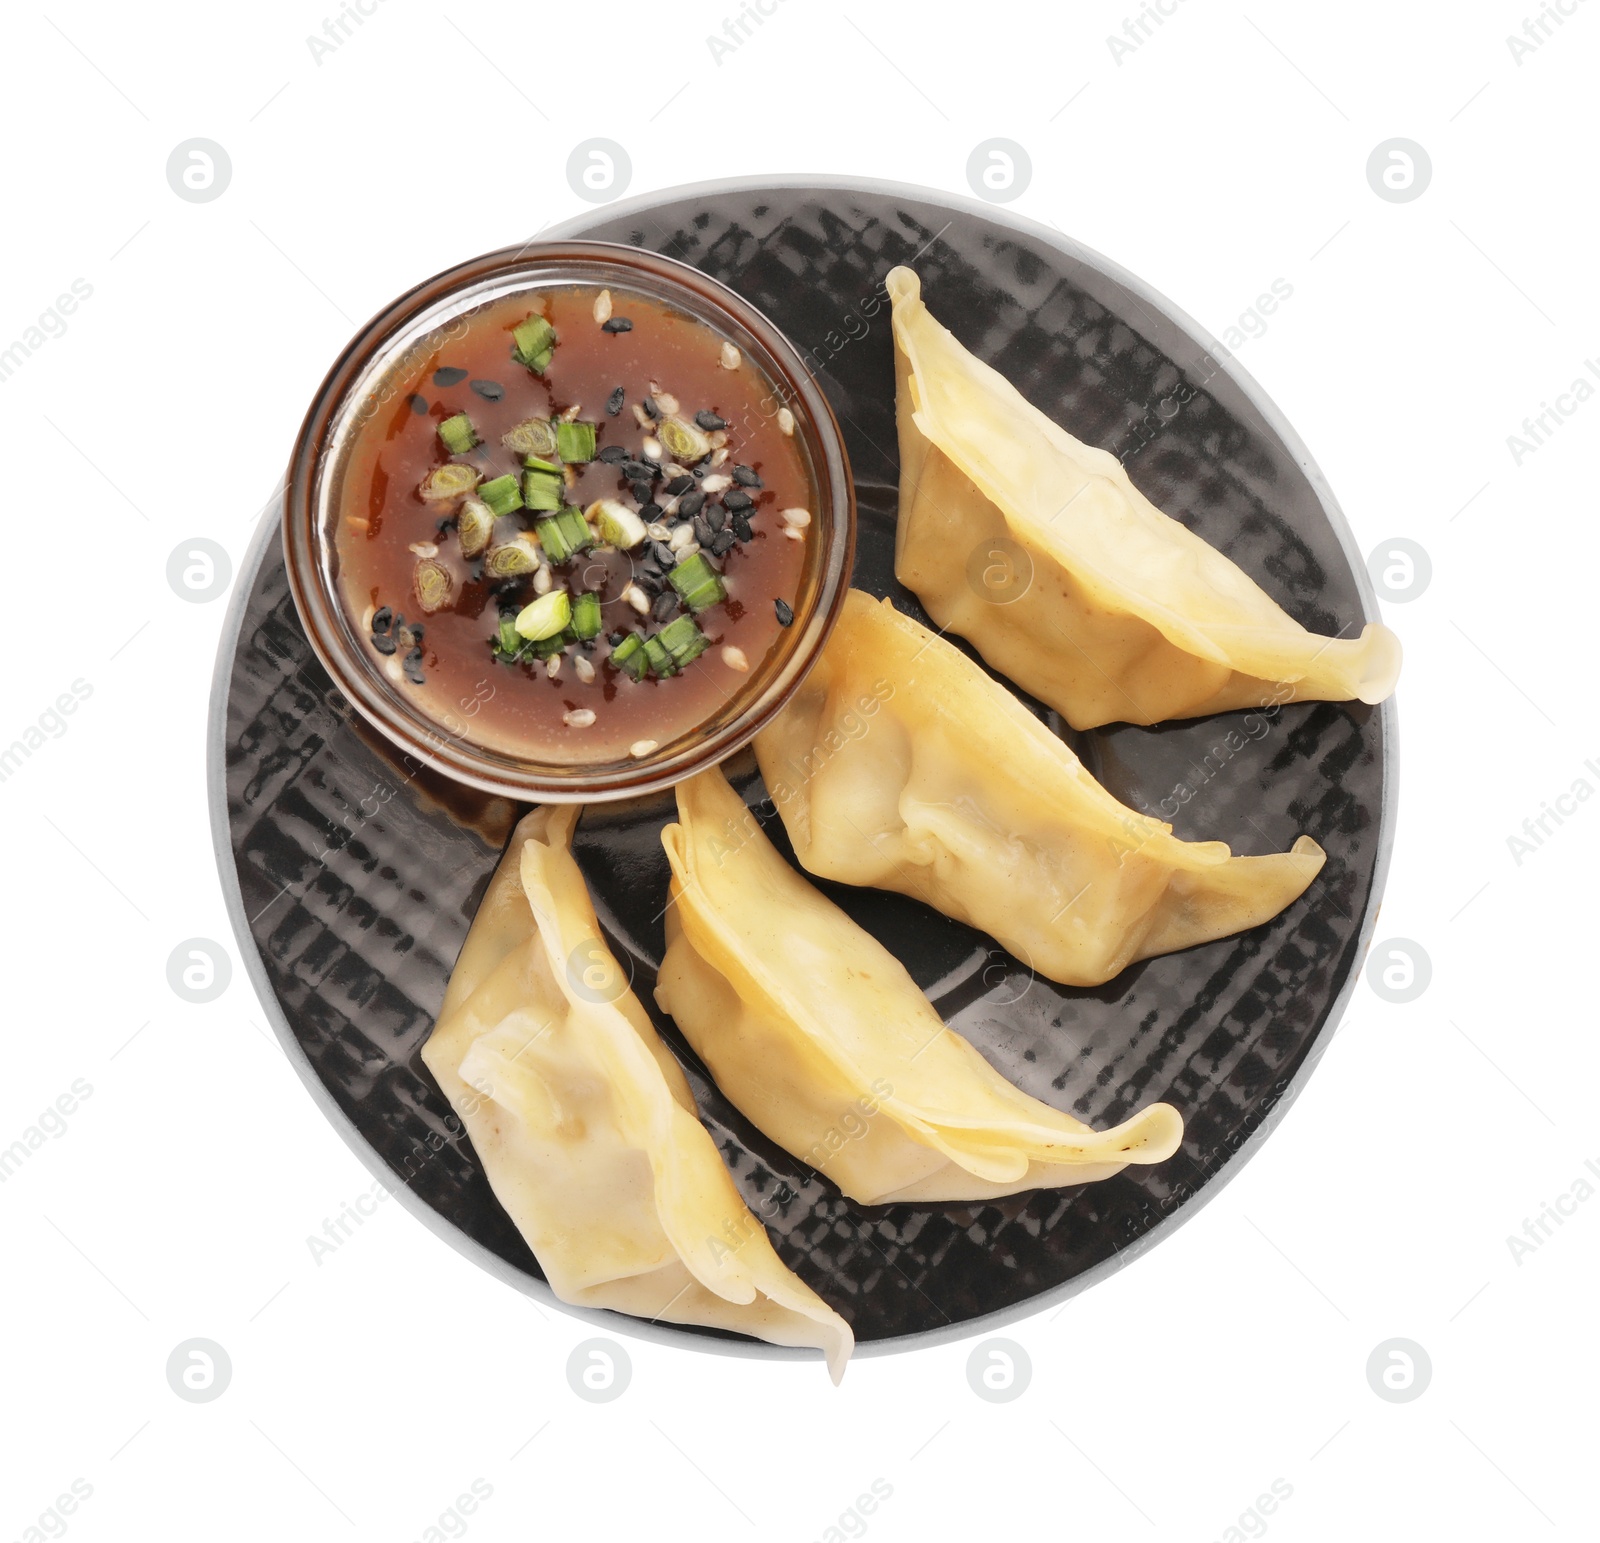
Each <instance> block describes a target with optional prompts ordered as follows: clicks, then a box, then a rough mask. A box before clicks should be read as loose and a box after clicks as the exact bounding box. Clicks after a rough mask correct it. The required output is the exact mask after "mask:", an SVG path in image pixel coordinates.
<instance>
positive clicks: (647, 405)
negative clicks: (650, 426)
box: [641, 396, 661, 418]
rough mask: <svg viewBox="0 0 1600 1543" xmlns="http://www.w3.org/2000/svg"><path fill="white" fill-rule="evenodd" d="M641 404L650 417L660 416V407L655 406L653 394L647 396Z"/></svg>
mask: <svg viewBox="0 0 1600 1543" xmlns="http://www.w3.org/2000/svg"><path fill="white" fill-rule="evenodd" d="M641 405H642V406H643V408H644V410H645V412H646V413H648V414H649V416H650V417H652V418H659V417H660V416H661V409H660V408H659V407H657V406H656V399H655V398H654V397H653V396H647V397H646V398H645V399H644V401H643V403H642V404H641Z"/></svg>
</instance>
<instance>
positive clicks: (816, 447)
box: [282, 237, 856, 803]
mask: <svg viewBox="0 0 1600 1543" xmlns="http://www.w3.org/2000/svg"><path fill="white" fill-rule="evenodd" d="M597 264H609V265H612V266H614V267H615V268H616V269H617V270H618V272H617V277H616V279H615V280H614V281H613V282H615V283H616V284H617V286H618V287H619V288H620V287H622V285H623V284H625V283H626V282H627V278H628V276H629V275H633V276H635V277H636V280H637V281H639V283H640V287H641V288H646V287H647V286H649V287H651V288H655V289H657V290H659V289H665V290H666V291H667V292H668V293H671V292H673V291H676V293H677V294H679V295H681V296H682V297H683V298H684V299H685V301H686V302H687V301H688V300H690V299H691V298H692V299H693V300H695V301H697V302H698V303H699V308H700V309H702V310H704V309H710V310H713V311H720V312H721V313H722V315H723V316H724V317H725V318H726V319H727V321H728V322H729V324H730V327H731V328H739V329H742V330H743V332H744V333H745V334H747V335H748V336H747V337H745V338H742V339H741V341H743V342H745V343H746V345H747V350H748V344H749V343H750V342H751V341H753V342H754V343H755V344H757V345H758V346H759V347H760V348H761V349H763V350H764V351H765V353H766V354H767V356H768V359H769V361H770V363H771V364H773V365H774V366H775V367H776V378H775V379H773V380H772V381H771V385H772V387H773V393H776V394H777V395H778V397H779V399H780V401H781V402H782V403H783V404H784V405H789V404H792V405H793V406H795V407H798V408H800V409H801V411H800V412H799V413H798V414H796V417H797V419H798V426H797V431H796V432H797V434H798V435H800V436H803V439H804V443H805V447H806V452H807V455H808V459H809V460H810V462H811V463H812V471H813V475H814V476H815V477H816V478H817V487H816V489H815V492H816V500H817V504H818V508H817V510H816V515H817V519H816V521H815V524H814V527H813V528H814V529H815V530H817V531H818V532H819V533H820V538H821V550H820V552H819V553H818V555H817V557H816V559H815V561H816V563H817V570H816V571H817V580H816V583H817V587H816V591H815V599H814V602H813V604H812V606H811V607H810V609H809V610H808V611H807V612H806V613H805V614H803V615H801V616H797V617H796V619H795V623H794V624H793V626H792V627H791V628H789V629H788V635H787V636H786V637H785V639H784V640H783V646H784V649H785V652H784V653H783V654H782V655H781V656H780V659H779V662H778V663H777V664H776V666H775V667H774V669H773V670H771V671H770V672H767V673H764V674H763V673H758V672H756V671H752V672H751V676H750V679H749V681H748V683H746V684H743V685H741V686H740V687H739V688H737V689H735V690H734V691H733V693H732V694H731V695H730V696H729V699H728V703H727V705H726V706H723V707H719V709H718V712H719V715H720V719H721V721H720V724H719V726H718V727H716V728H715V729H714V731H712V732H707V731H706V728H705V725H704V724H697V725H696V726H694V727H693V728H691V729H689V730H688V731H687V732H686V733H684V734H682V735H680V736H679V737H678V738H677V739H676V740H674V741H672V742H670V743H669V745H668V746H667V747H666V748H665V749H664V750H663V751H662V752H660V753H652V754H651V755H649V756H645V757H641V758H640V759H638V760H636V761H610V762H605V763H601V764H598V765H596V766H593V767H585V766H583V765H581V764H580V765H576V766H557V765H550V766H549V767H548V770H546V769H545V768H542V767H540V766H539V765H538V763H535V762H532V761H527V762H522V763H520V764H519V763H517V762H516V760H515V758H514V757H512V756H509V755H501V754H497V753H495V752H493V751H490V750H487V749H485V748H484V747H482V746H479V745H476V744H474V743H473V742H472V741H471V740H470V739H468V738H466V737H465V735H464V734H461V733H457V732H452V730H451V729H450V727H449V726H448V725H447V724H445V723H443V722H440V721H438V720H437V719H435V718H434V717H433V715H432V714H430V713H428V712H427V711H425V710H424V709H422V708H421V707H420V706H418V705H417V704H415V703H413V702H411V701H410V700H409V698H408V697H407V696H406V695H405V693H404V692H402V691H401V690H400V688H399V687H397V686H395V685H394V684H393V683H391V682H389V681H388V680H387V679H386V678H385V677H384V676H383V675H382V673H381V672H380V671H379V670H378V669H377V668H376V667H375V665H374V663H373V661H372V660H370V659H368V658H367V657H366V656H365V655H364V654H363V653H362V652H361V650H360V647H359V644H357V643H356V642H355V640H354V638H353V636H352V630H353V629H352V625H351V622H350V619H349V617H348V616H347V614H346V613H345V608H344V605H343V602H342V600H341V599H340V597H339V596H338V594H337V593H332V592H330V583H329V575H328V567H327V564H326V555H327V547H328V544H329V536H328V530H327V523H326V519H325V517H324V510H323V496H324V493H325V490H326V476H327V474H328V473H329V471H330V469H331V466H335V465H337V464H338V463H337V462H334V461H331V454H332V450H333V448H334V447H336V446H342V447H343V448H344V449H345V451H346V452H347V453H348V451H349V450H350V449H353V447H354V445H355V443H356V442H357V441H358V440H359V437H360V433H361V426H360V424H358V423H354V422H353V421H352V420H354V419H356V417H357V414H358V413H360V411H361V409H362V407H363V406H364V405H365V403H366V402H368V401H370V400H373V398H372V394H371V391H372V388H373V387H374V386H376V385H377V384H378V383H379V382H380V381H382V380H384V379H385V378H386V376H387V374H388V373H389V372H390V371H392V370H393V368H394V367H395V353H396V350H397V349H398V348H401V347H405V348H410V347H413V346H415V344H416V342H417V341H418V339H419V338H422V337H426V336H427V335H429V333H430V332H432V331H433V330H434V329H436V328H438V327H439V326H442V325H445V324H446V323H448V322H449V321H450V320H451V319H452V318H453V317H455V316H459V315H461V314H463V313H464V311H465V310H469V309H471V308H473V307H475V306H476V305H477V304H481V303H482V302H483V301H484V300H486V299H491V298H498V297H499V296H500V295H501V294H502V293H509V292H514V284H515V281H516V280H517V279H518V278H520V277H522V276H523V275H524V274H526V276H527V278H528V280H529V282H530V284H532V283H537V282H539V281H540V280H541V277H542V278H543V279H544V281H546V282H549V281H550V279H551V275H552V274H553V273H554V274H559V271H560V270H562V269H572V268H575V267H577V266H579V265H588V266H589V267H591V268H592V267H593V266H595V265H597ZM508 281H510V283H509V284H508ZM554 281H555V282H557V283H559V282H560V278H559V277H556V278H555V280H554ZM573 282H583V281H582V280H574V281H573ZM486 291H488V293H485V292H486ZM463 299H465V300H466V301H467V304H466V305H465V306H463V305H462V303H461V302H462V301H463ZM686 308H687V306H686ZM762 374H763V375H766V374H767V371H765V370H764V369H763V370H762ZM773 393H769V395H771V394H773ZM776 411H777V409H774V412H776ZM375 412H376V409H374V412H373V414H370V415H369V416H375ZM282 532H283V547H284V561H285V565H286V567H287V570H288V576H289V590H290V593H291V595H292V596H293V598H294V605H295V609H296V611H297V612H298V613H299V616H300V621H301V625H302V626H303V628H304V629H305V633H306V638H307V641H308V642H309V643H310V645H311V648H312V651H313V652H314V653H315V654H316V656H317V658H318V660H319V661H320V663H321V664H322V667H323V668H324V669H325V670H326V671H327V672H328V675H329V676H330V678H331V679H332V680H333V683H334V685H335V686H336V687H337V688H338V689H339V691H340V692H341V693H342V694H343V695H344V696H345V698H346V699H347V700H348V701H349V702H350V703H351V705H352V706H353V707H354V708H355V709H356V711H357V712H359V713H360V714H361V716H362V717H363V718H365V719H366V721H367V722H368V723H370V724H371V725H372V726H373V728H375V729H376V730H377V731H378V732H379V733H381V734H383V735H384V737H385V738H387V739H388V740H389V741H390V742H391V743H393V744H394V745H395V746H397V747H398V748H399V749H400V750H401V751H402V752H404V753H405V754H406V755H408V756H411V757H413V758H414V759H416V760H418V761H420V762H422V763H423V764H424V765H427V766H429V767H431V768H432V769H433V770H435V771H437V772H439V773H440V774H441V775H443V776H446V777H449V778H451V779H452V780H454V781H456V782H460V783H465V784H466V785H467V786H469V787H474V788H477V789H479V790H481V791H483V792H486V793H493V794H498V795H500V796H502V797H506V798H512V799H516V800H518V801H520V802H524V803H526V802H530V801H531V802H538V803H602V802H610V801H613V800H618V799H625V798H635V797H640V796H643V795H646V794H650V793H657V792H662V791H665V790H666V789H668V788H671V787H672V786H673V785H674V784H675V783H678V782H681V781H683V780H684V779H685V778H687V777H691V776H693V775H694V774H695V773H696V772H699V771H703V770H705V769H706V768H707V767H709V766H714V765H717V764H719V763H721V762H722V761H724V760H726V759H727V758H728V757H729V756H732V755H734V754H736V753H737V752H738V751H739V750H741V749H742V748H743V747H744V746H745V745H747V744H749V742H750V741H751V740H752V739H754V738H755V736H756V735H757V734H758V733H759V732H760V731H761V729H762V728H764V727H765V726H766V725H767V724H768V723H770V722H771V721H772V719H773V718H774V717H775V716H776V715H777V714H778V713H779V712H780V711H781V710H782V709H783V707H784V706H785V705H786V704H787V703H788V701H789V699H790V698H791V697H792V696H793V695H794V693H795V692H796V691H797V690H798V689H799V687H800V686H801V684H802V683H803V682H804V680H805V677H806V676H807V674H809V673H810V671H811V669H812V667H813V666H814V665H815V664H816V662H817V660H818V658H819V657H820V656H821V653H822V648H823V645H824V644H825V643H826V642H827V640H828V636H829V634H830V633H831V632H832V630H833V627H834V624H835V623H836V622H837V621H838V619H839V615H840V613H841V611H842V610H843V607H844V601H845V597H846V594H847V592H848V590H849V587H850V574H851V571H852V569H853V567H854V562H855V538H856V507H855V484H854V480H853V478H852V476H851V470H850V460H849V456H848V453H847V452H846V450H845V445H844V435H843V434H842V432H841V431H840V428H839V424H838V420H837V419H836V418H835V416H834V413H833V408H832V405H831V404H830V403H829V402H828V399H827V396H826V395H825V393H824V392H823V391H822V389H821V387H820V386H819V385H818V383H817V381H816V378H815V376H814V375H813V374H812V373H811V372H810V371H809V370H808V369H806V367H805V363H804V360H803V358H802V356H801V353H800V350H799V349H798V348H797V347H796V346H795V345H794V343H792V342H791V341H790V340H789V338H788V337H787V336H786V335H785V334H784V332H783V331H782V329H781V328H779V327H778V326H777V324H776V323H775V322H773V321H772V320H771V318H770V317H768V316H767V315H766V314H765V313H764V312H762V311H761V310H760V309H759V307H757V306H755V305H753V304H752V303H751V302H750V301H748V300H746V299H745V298H744V297H743V296H742V295H740V294H739V293H738V292H737V291H735V290H733V289H731V288H730V287H729V286H728V285H726V284H723V283H722V282H721V281H720V280H718V279H716V278H714V277H713V276H712V275H710V274H708V273H704V272H702V271H701V270H700V269H698V268H695V267H693V266H692V265H691V264H688V263H685V262H682V261H680V260H679V259H677V258H674V257H668V256H666V255H664V254H661V253H656V252H650V251H646V250H643V249H640V248H637V247H633V246H629V245H626V244H625V243H622V242H615V241H591V240H583V239H578V238H561V237H549V238H544V239H540V240H534V241H525V242H522V243H521V244H519V245H515V246H503V247H498V248H496V249H494V250H493V251H489V252H484V253H481V254H479V255H478V256H476V257H472V258H468V259H467V260H466V261H464V262H460V263H456V264H453V265H452V266H450V267H448V268H445V269H443V270H441V271H440V272H438V273H435V274H433V275H431V276H430V277H428V278H426V279H423V280H422V281H421V282H420V283H417V284H414V285H412V286H411V288H409V289H407V290H406V291H404V292H403V293H402V294H400V295H398V296H397V297H395V298H394V299H393V300H391V301H389V302H388V303H387V304H385V305H384V306H383V307H381V308H380V309H379V310H378V311H377V312H376V313H375V314H374V315H373V316H371V317H370V318H369V319H368V320H367V321H366V322H364V323H363V324H362V325H361V326H360V327H358V328H357V329H356V331H355V333H354V335H353V336H352V337H351V338H350V339H349V340H348V341H347V342H346V343H345V345H344V347H343V348H342V349H341V350H340V351H339V354H338V356H337V357H336V358H335V360H334V362H333V364H332V365H331V366H330V367H329V369H328V372H327V374H326V375H325V376H324V377H323V379H322V381H321V383H320V384H319V385H318V387H317V389H316V391H315V393H314V394H313V396H312V399H311V403H310V405H309V406H308V408H307V410H306V414H305V417H304V418H303V419H302V421H301V424H300V428H299V430H298V432H297V433H296V435H295V441H294V446H293V449H292V450H291V452H290V457H289V465H288V471H287V473H286V475H285V479H284V488H283V508H282ZM333 587H334V588H336V587H337V586H336V583H335V585H334V586H333ZM796 610H799V606H798V604H797V605H796Z"/></svg>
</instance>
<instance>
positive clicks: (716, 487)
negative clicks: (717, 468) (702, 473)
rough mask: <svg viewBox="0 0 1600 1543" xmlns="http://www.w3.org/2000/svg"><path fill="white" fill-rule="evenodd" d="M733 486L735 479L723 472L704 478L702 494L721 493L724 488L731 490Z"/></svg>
mask: <svg viewBox="0 0 1600 1543" xmlns="http://www.w3.org/2000/svg"><path fill="white" fill-rule="evenodd" d="M732 486H733V478H732V477H730V476H728V475H726V474H725V473H722V472H717V473H714V474H713V475H712V476H709V477H703V478H702V479H701V481H700V491H701V492H702V493H720V492H721V491H722V490H723V489H724V488H731V487H732Z"/></svg>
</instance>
